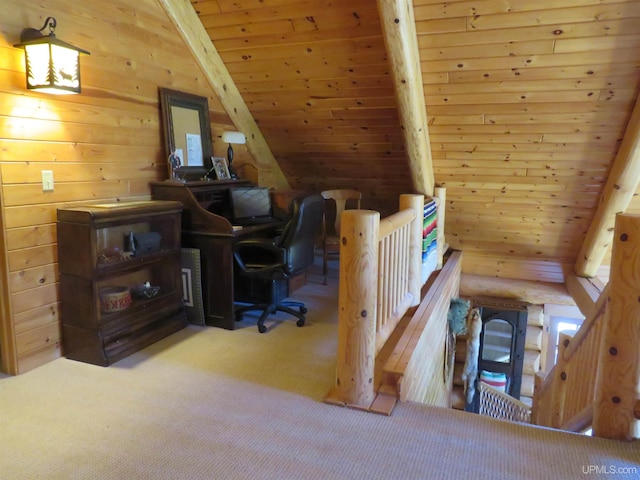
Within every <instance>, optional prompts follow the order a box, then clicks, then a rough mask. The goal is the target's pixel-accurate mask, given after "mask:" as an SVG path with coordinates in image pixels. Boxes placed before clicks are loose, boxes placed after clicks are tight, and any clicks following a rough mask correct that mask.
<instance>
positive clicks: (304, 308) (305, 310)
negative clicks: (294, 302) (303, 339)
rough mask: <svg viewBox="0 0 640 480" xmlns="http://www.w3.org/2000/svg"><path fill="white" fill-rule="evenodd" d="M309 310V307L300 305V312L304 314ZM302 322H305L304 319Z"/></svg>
mask: <svg viewBox="0 0 640 480" xmlns="http://www.w3.org/2000/svg"><path fill="white" fill-rule="evenodd" d="M308 311H309V310H307V307H300V313H302V314H303V315H304V314H305V313H307V312H308ZM302 323H304V320H303V321H302Z"/></svg>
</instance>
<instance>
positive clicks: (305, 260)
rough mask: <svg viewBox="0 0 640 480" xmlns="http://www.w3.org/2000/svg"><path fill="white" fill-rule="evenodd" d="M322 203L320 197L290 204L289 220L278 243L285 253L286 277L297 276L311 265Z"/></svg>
mask: <svg viewBox="0 0 640 480" xmlns="http://www.w3.org/2000/svg"><path fill="white" fill-rule="evenodd" d="M323 202H324V200H323V198H322V196H320V195H310V196H308V197H304V198H296V199H294V200H293V201H292V202H291V206H292V210H291V220H289V223H287V226H286V227H285V230H284V232H282V235H281V236H280V240H279V242H278V246H279V247H282V248H284V249H286V251H287V262H286V266H285V273H286V274H287V275H297V274H298V273H300V272H302V271H304V270H305V269H307V268H308V267H310V266H311V265H312V264H313V261H314V256H315V244H316V238H317V236H318V232H319V230H320V225H321V224H322V213H323Z"/></svg>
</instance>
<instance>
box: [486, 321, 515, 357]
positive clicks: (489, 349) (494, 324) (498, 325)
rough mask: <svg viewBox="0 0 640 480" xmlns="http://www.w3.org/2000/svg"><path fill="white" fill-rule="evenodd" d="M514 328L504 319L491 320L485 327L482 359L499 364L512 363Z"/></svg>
mask: <svg viewBox="0 0 640 480" xmlns="http://www.w3.org/2000/svg"><path fill="white" fill-rule="evenodd" d="M512 343H513V326H512V325H511V324H510V323H509V322H507V321H506V320H502V319H499V318H497V319H494V320H489V321H488V322H487V323H486V324H485V326H484V343H483V346H482V359H483V360H491V361H493V362H499V363H510V362H511V345H512Z"/></svg>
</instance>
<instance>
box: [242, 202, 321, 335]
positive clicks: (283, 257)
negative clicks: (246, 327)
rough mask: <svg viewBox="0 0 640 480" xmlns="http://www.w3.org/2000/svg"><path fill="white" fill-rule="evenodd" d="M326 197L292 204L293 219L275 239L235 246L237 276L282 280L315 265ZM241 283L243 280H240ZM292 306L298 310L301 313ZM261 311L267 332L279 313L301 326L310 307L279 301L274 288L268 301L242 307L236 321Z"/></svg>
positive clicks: (261, 322) (260, 325) (261, 326)
mask: <svg viewBox="0 0 640 480" xmlns="http://www.w3.org/2000/svg"><path fill="white" fill-rule="evenodd" d="M323 201H324V200H323V198H322V196H321V195H311V196H308V197H304V198H299V199H294V200H293V201H292V202H291V219H290V220H289V222H288V223H287V226H286V227H285V229H284V231H283V232H282V234H281V235H279V236H278V237H277V238H275V239H265V238H255V239H248V240H242V241H240V242H238V243H236V245H235V246H234V252H233V255H234V258H235V261H236V265H237V268H236V273H237V274H239V275H241V276H244V277H247V278H248V279H249V280H251V279H261V280H269V281H272V282H273V281H274V280H283V279H288V278H291V277H294V276H296V275H298V274H300V273H302V272H304V271H305V270H306V269H307V268H309V267H310V266H311V265H312V264H313V260H314V250H315V244H316V239H317V235H318V232H319V229H320V225H321V224H322V211H323ZM239 280H240V281H241V280H242V278H240V279H239ZM291 307H298V309H299V311H296V310H294V309H293V308H291ZM252 310H261V311H262V314H261V315H260V318H259V319H258V331H259V332H260V333H264V332H266V331H267V327H265V326H264V321H265V320H266V319H267V317H268V316H269V315H270V314H272V313H275V312H276V311H281V312H286V313H289V314H290V315H293V316H295V317H297V318H298V321H297V322H296V325H298V326H299V327H302V326H303V325H304V322H305V313H307V308H306V307H305V306H304V304H303V303H300V302H287V301H278V298H277V294H276V292H275V289H272V290H271V298H270V300H269V301H268V302H267V301H265V302H263V303H257V304H254V305H248V306H244V307H240V308H238V309H237V310H236V311H235V316H236V320H237V321H239V320H242V316H243V314H244V313H245V312H248V311H252Z"/></svg>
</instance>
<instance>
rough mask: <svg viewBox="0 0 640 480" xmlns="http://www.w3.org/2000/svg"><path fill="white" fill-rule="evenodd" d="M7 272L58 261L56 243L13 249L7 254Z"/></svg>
mask: <svg viewBox="0 0 640 480" xmlns="http://www.w3.org/2000/svg"><path fill="white" fill-rule="evenodd" d="M7 259H8V262H9V272H17V271H20V270H22V269H26V268H33V267H38V266H43V265H50V264H53V263H57V262H58V246H57V244H49V245H42V246H39V247H30V248H22V249H20V250H14V251H12V252H9V254H8V255H7Z"/></svg>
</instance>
